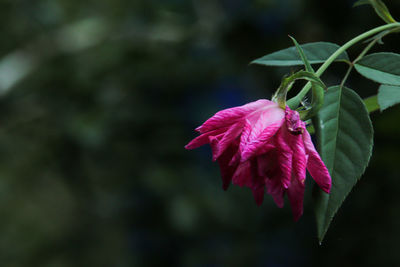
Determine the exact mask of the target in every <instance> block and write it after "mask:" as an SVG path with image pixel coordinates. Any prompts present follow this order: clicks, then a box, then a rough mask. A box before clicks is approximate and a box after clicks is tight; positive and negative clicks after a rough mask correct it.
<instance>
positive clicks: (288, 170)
mask: <svg viewBox="0 0 400 267" xmlns="http://www.w3.org/2000/svg"><path fill="white" fill-rule="evenodd" d="M289 135H290V134H289V133H288V132H287V130H286V129H285V127H282V128H281V130H280V131H279V132H278V133H277V134H276V143H277V149H278V164H279V168H280V170H281V177H280V180H281V183H282V185H283V187H284V188H289V186H290V183H291V181H292V158H293V156H292V154H293V152H292V149H291V148H290V146H289V142H290V136H289Z"/></svg>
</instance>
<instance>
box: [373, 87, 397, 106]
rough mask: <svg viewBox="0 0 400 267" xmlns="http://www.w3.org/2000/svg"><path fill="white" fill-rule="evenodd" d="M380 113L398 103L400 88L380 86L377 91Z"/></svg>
mask: <svg viewBox="0 0 400 267" xmlns="http://www.w3.org/2000/svg"><path fill="white" fill-rule="evenodd" d="M378 103H379V106H380V109H381V111H384V110H385V109H387V108H389V107H391V106H394V105H396V104H399V103H400V86H392V85H381V86H380V87H379V91H378Z"/></svg>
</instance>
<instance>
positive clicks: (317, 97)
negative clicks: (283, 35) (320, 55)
mask: <svg viewBox="0 0 400 267" xmlns="http://www.w3.org/2000/svg"><path fill="white" fill-rule="evenodd" d="M289 37H290V38H291V39H292V41H293V43H294V45H295V47H296V50H297V52H298V53H299V55H300V58H301V61H303V63H304V66H305V68H306V70H307V71H308V72H310V73H315V72H314V69H313V68H312V66H311V64H310V62H309V61H308V59H307V56H306V55H305V53H304V51H303V49H302V48H301V46H300V45H299V43H298V42H297V41H296V39H294V38H293V37H291V36H289ZM311 86H312V102H311V108H310V109H307V110H301V111H299V113H300V117H301V119H302V120H307V119H309V118H311V117H313V116H314V115H315V114H316V113H317V112H318V111H319V110H320V109H321V107H322V105H323V104H324V87H321V86H319V85H318V84H317V83H314V82H313V83H312V85H311ZM300 100H301V99H300Z"/></svg>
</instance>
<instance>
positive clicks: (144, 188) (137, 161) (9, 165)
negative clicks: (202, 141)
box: [0, 0, 400, 266]
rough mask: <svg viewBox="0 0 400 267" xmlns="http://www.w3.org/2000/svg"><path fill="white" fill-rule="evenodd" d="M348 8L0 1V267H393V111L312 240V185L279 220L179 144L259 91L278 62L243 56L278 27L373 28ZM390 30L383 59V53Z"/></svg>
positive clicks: (172, 0)
mask: <svg viewBox="0 0 400 267" xmlns="http://www.w3.org/2000/svg"><path fill="white" fill-rule="evenodd" d="M352 2H353V1H345V0H340V1H317V0H304V1H300V0H280V1H278V0H257V1H245V0H204V1H195V0H193V1H183V0H146V1H144V0H143V1H139V0H134V1H125V0H115V1H107V0H97V1H77V0H38V1H28V0H2V1H1V2H0V14H1V16H0V32H1V34H2V38H1V42H0V93H1V98H0V214H1V218H2V219H1V220H0V263H1V265H2V266H245V265H246V266H322V264H323V265H324V266H337V265H339V264H340V265H341V266H365V265H384V264H386V265H390V264H395V263H396V262H398V261H399V260H400V256H399V254H398V252H397V250H398V245H397V244H398V241H397V240H398V238H399V236H400V232H399V227H398V225H399V224H400V215H399V213H398V209H399V206H400V200H399V199H398V198H397V197H396V196H397V195H398V194H399V192H400V179H399V178H400V177H399V172H398V163H397V161H398V158H399V148H400V140H399V138H398V136H399V134H400V126H399V125H400V124H399V123H398V120H399V119H398V118H399V115H400V109H399V108H398V107H397V108H393V109H392V110H389V111H387V112H386V113H385V114H379V113H377V114H374V115H373V116H372V119H373V123H374V126H375V132H376V137H375V144H376V145H375V149H374V152H373V157H372V162H371V165H370V167H369V168H368V170H367V172H366V174H365V175H364V177H363V178H362V180H361V182H360V183H359V184H358V185H357V186H356V188H355V190H354V191H353V192H352V193H351V194H350V196H349V197H348V198H347V200H346V202H345V204H344V206H343V207H342V208H341V209H340V210H339V213H338V214H337V217H336V218H335V220H334V221H333V223H332V225H331V229H330V231H329V232H328V234H327V237H326V240H325V243H324V244H323V245H322V246H318V243H317V239H316V233H315V230H314V229H315V223H314V216H313V212H312V208H311V204H312V203H311V197H310V194H311V190H310V189H311V181H309V183H310V184H309V186H308V189H309V190H306V195H307V196H306V201H305V205H306V207H305V214H304V216H303V218H302V219H301V220H300V221H299V222H298V223H297V224H295V223H293V222H292V218H291V213H290V208H289V207H288V205H286V207H285V208H284V209H278V208H276V207H275V206H274V204H273V202H272V200H271V198H269V197H267V198H266V201H265V202H264V204H263V205H262V206H261V207H259V208H258V207H256V205H255V203H253V199H252V196H251V192H250V190H246V189H245V188H237V187H231V188H230V189H229V190H228V191H227V192H223V191H222V188H221V181H220V177H219V173H218V168H217V166H216V164H215V163H212V162H211V160H210V151H209V149H208V148H203V149H199V150H197V151H191V152H189V151H185V150H184V149H183V146H184V145H185V144H186V143H187V142H188V141H189V140H190V139H191V138H193V137H194V136H195V133H194V132H193V128H195V127H196V126H198V125H199V124H200V123H202V122H203V121H204V120H205V119H207V118H208V117H209V116H210V115H212V114H214V113H215V112H216V111H217V110H219V109H222V108H226V107H231V106H234V105H241V104H244V103H246V102H248V101H253V100H256V99H258V98H269V97H270V96H271V95H272V93H273V91H274V89H275V88H276V87H277V86H278V85H279V83H280V79H281V76H282V75H283V74H285V73H288V72H290V71H291V70H290V69H288V68H284V69H273V68H268V67H260V66H248V63H249V62H250V61H252V60H253V59H255V58H258V57H260V56H262V55H264V54H267V53H270V52H272V51H274V50H279V49H283V48H285V47H289V46H291V45H292V44H291V40H290V39H289V38H288V37H287V34H291V35H293V36H294V37H295V38H296V39H297V40H298V41H299V42H300V43H306V42H315V41H330V42H334V43H338V44H343V43H344V42H345V41H347V40H348V39H349V38H351V37H352V36H354V35H356V34H359V33H361V32H362V31H365V30H368V29H370V28H372V27H374V26H377V25H379V24H381V21H380V19H379V18H378V17H375V15H374V13H373V10H371V9H370V8H368V7H359V8H357V9H352V8H351V6H352ZM387 2H388V3H387V5H388V7H389V8H390V9H391V13H392V15H393V16H394V17H395V18H399V17H400V4H399V3H397V2H395V1H392V2H390V3H389V1H387ZM337 14H340V16H338V15H337ZM399 37H400V36H398V35H397V36H393V37H389V38H387V39H385V40H384V41H385V50H387V51H393V52H400V51H399V49H398V44H399V42H400V41H399ZM357 49H358V48H357V47H356V48H354V53H353V54H352V52H353V50H351V51H350V56H351V57H354V56H355V55H356V54H357ZM376 50H379V47H377V49H376ZM344 71H345V67H343V66H341V65H340V64H339V65H335V66H334V68H333V69H332V71H329V72H328V73H327V74H326V75H324V76H323V79H324V82H326V83H327V84H328V85H332V84H334V83H336V81H337V79H340V77H342V76H343V74H344ZM348 83H349V87H351V88H354V89H356V90H357V92H358V93H360V94H361V95H363V96H368V95H369V94H372V93H373V92H376V89H377V88H376V87H377V85H376V86H375V85H374V84H372V83H370V82H368V81H365V80H363V79H362V77H360V76H359V75H357V74H355V73H354V74H353V75H352V76H351V79H350V80H349V81H348ZM295 89H296V88H295ZM295 89H293V91H295ZM309 180H310V179H309Z"/></svg>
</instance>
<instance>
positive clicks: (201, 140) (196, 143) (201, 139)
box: [185, 128, 226, 149]
mask: <svg viewBox="0 0 400 267" xmlns="http://www.w3.org/2000/svg"><path fill="white" fill-rule="evenodd" d="M225 131H226V128H221V129H217V130H214V131H210V132H208V133H205V134H202V135H200V136H197V137H196V138H195V139H193V140H192V141H190V142H189V144H187V145H186V146H185V148H186V149H195V148H198V147H200V146H202V145H205V144H208V143H210V137H214V136H217V135H219V134H221V133H223V132H225Z"/></svg>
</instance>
